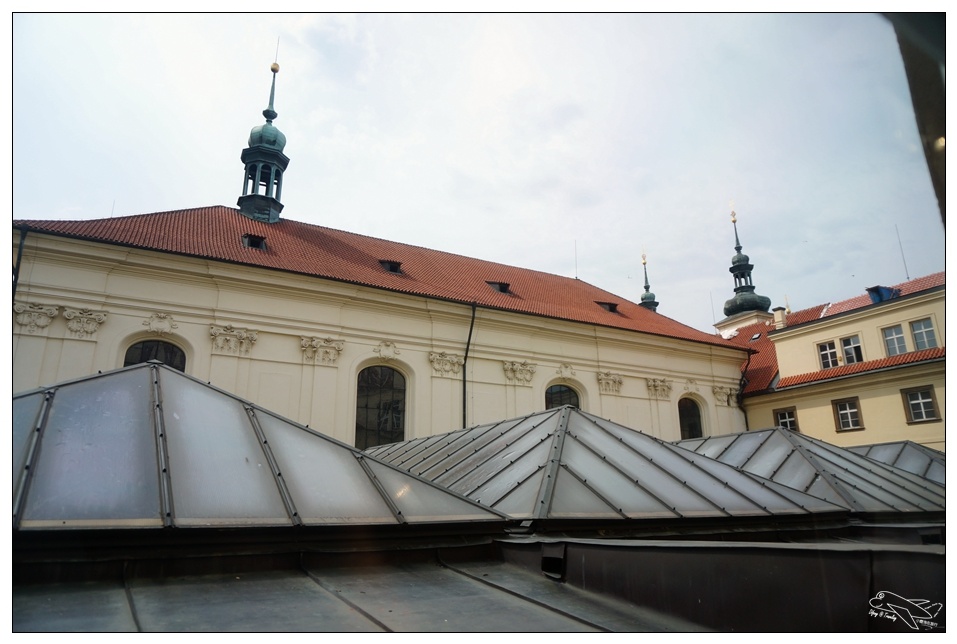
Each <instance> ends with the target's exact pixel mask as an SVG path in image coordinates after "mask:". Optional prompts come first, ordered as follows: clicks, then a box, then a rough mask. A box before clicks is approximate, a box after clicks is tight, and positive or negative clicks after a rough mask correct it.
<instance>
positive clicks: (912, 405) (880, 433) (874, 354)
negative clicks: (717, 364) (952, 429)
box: [722, 272, 946, 451]
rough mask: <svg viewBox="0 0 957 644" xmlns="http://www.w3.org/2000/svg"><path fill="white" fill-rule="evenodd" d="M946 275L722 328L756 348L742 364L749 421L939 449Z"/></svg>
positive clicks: (853, 440) (839, 439)
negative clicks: (910, 443)
mask: <svg viewBox="0 0 957 644" xmlns="http://www.w3.org/2000/svg"><path fill="white" fill-rule="evenodd" d="M945 288H946V287H945V274H944V273H943V272H941V273H935V274H933V275H928V276H926V277H921V278H917V279H913V280H909V281H907V282H904V283H902V284H898V285H895V286H892V287H884V286H875V287H871V288H868V289H867V292H866V293H865V294H862V295H859V296H857V297H853V298H850V299H847V300H843V301H841V302H834V303H827V304H821V305H818V306H814V307H811V308H808V309H804V310H802V311H796V312H793V313H792V312H787V311H785V310H784V309H775V310H774V312H773V314H766V315H765V317H764V318H763V319H757V320H753V321H751V322H750V323H749V324H746V325H743V326H737V327H736V328H735V329H734V330H733V331H731V330H730V329H728V328H727V327H724V328H723V329H722V332H723V333H724V335H725V337H730V336H731V335H732V334H734V335H733V337H731V339H732V341H734V342H736V343H738V344H739V345H740V346H742V347H749V348H752V349H755V350H757V351H758V353H757V354H756V355H754V356H752V359H751V360H750V362H749V363H748V364H746V367H745V369H744V375H745V377H746V378H747V381H748V382H747V385H746V387H745V388H744V396H745V397H744V401H745V409H746V410H747V415H748V425H749V427H751V428H753V429H757V428H764V427H773V426H779V427H785V428H788V429H792V430H796V431H800V432H801V433H804V434H808V435H810V436H813V437H815V438H820V439H822V440H825V441H827V442H829V443H832V444H834V445H840V446H845V447H848V446H857V445H869V444H875V443H886V442H892V441H900V440H909V441H913V442H916V443H920V444H922V445H925V446H927V447H931V448H933V449H936V450H940V451H943V450H944V419H945V409H944V406H945V395H944V394H945V350H944V347H945V344H946V342H945V336H944V300H945Z"/></svg>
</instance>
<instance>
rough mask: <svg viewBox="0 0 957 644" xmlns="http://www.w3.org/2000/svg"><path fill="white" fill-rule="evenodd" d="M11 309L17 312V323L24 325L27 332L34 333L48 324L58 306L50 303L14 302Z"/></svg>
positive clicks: (51, 320)
mask: <svg viewBox="0 0 957 644" xmlns="http://www.w3.org/2000/svg"><path fill="white" fill-rule="evenodd" d="M13 310H14V312H15V313H16V314H17V318H16V319H17V324H19V325H20V326H23V327H26V330H27V333H36V332H37V331H39V330H41V329H45V328H47V327H48V326H50V323H51V322H53V318H55V317H56V315H57V313H58V312H59V311H60V308H59V307H56V306H52V305H50V304H33V303H32V302H15V303H14V304H13Z"/></svg>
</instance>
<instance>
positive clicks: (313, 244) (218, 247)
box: [13, 206, 736, 348]
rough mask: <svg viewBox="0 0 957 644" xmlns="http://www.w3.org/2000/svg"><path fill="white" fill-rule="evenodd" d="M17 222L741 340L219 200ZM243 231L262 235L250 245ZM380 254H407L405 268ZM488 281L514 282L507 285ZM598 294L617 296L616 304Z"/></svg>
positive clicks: (525, 273)
mask: <svg viewBox="0 0 957 644" xmlns="http://www.w3.org/2000/svg"><path fill="white" fill-rule="evenodd" d="M13 225H14V227H15V228H20V229H25V230H30V231H37V232H43V233H49V234H53V235H61V236H66V237H73V238H79V239H86V240H93V241H99V242H103V243H107V244H116V245H121V246H132V247H136V248H143V249H147V250H152V251H159V252H167V253H176V254H180V255H188V256H192V257H202V258H207V259H213V260H219V261H224V262H233V263H237V264H244V265H247V266H259V267H262V268H267V269H275V270H280V271H288V272H291V273H299V274H303V275H310V276H314V277H319V278H324V279H330V280H336V281H341V282H348V283H352V284H361V285H363V286H370V287H373V288H381V289H385V290H389V291H396V292H400V293H407V294H410V295H419V296H422V297H428V298H438V299H443V300H450V301H454V302H461V303H464V304H470V303H472V302H475V303H477V304H478V305H479V306H482V307H486V308H493V309H501V310H505V311H513V312H516V313H527V314H531V315H540V316H544V317H549V318H557V319H561V320H569V321H573V322H582V323H586V324H595V325H599V326H606V327H613V328H619V329H625V330H629V331H638V332H642V333H649V334H652V335H660V336H666V337H671V338H678V339H682V340H691V341H694V342H702V343H706V344H711V345H718V346H724V347H729V348H736V347H735V346H734V345H733V344H732V343H730V342H727V341H726V340H724V339H722V338H721V337H720V336H718V335H714V334H710V333H705V332H704V331H699V330H697V329H693V328H691V327H688V326H685V325H683V324H681V323H679V322H676V321H675V320H672V319H670V318H667V317H665V316H663V315H661V314H659V313H653V312H651V311H649V310H647V309H645V308H643V307H641V306H638V305H637V304H635V303H634V302H629V301H628V300H625V299H623V298H621V297H618V296H617V295H613V294H612V293H609V292H607V291H603V290H602V289H599V288H597V287H595V286H592V285H591V284H588V283H586V282H582V281H581V280H578V279H572V278H568V277H560V276H558V275H552V274H549V273H542V272H539V271H533V270H529V269H525V268H517V267H515V266H507V265H504V264H496V263H493V262H487V261H483V260H480V259H474V258H471V257H464V256H461V255H453V254H451V253H444V252H441V251H436V250H430V249H427V248H421V247H418V246H410V245H407V244H400V243H397V242H392V241H387V240H384V239H376V238H373V237H366V236H364V235H357V234H355V233H348V232H343V231H341V230H334V229H331V228H325V227H323V226H316V225H312V224H305V223H301V222H297V221H291V220H288V219H283V220H280V221H279V222H277V223H274V224H267V223H263V222H259V221H254V220H252V219H249V218H247V217H245V216H243V215H241V214H240V213H239V211H238V210H237V209H235V208H229V207H226V206H211V207H207V208H193V209H189V210H177V211H171V212H160V213H153V214H146V215H134V216H130V217H116V218H110V219H94V220H87V221H39V220H18V221H14V222H13ZM244 234H250V235H256V236H259V237H264V238H265V240H266V243H265V246H266V247H265V249H264V250H258V249H254V248H247V247H245V246H244V245H243V243H242V236H243V235H244ZM382 260H388V261H396V262H401V274H395V273H390V272H389V271H387V270H386V269H385V268H383V266H382V264H381V263H380V262H381V261H382ZM488 282H505V283H507V284H509V285H510V286H509V291H510V292H509V293H500V292H498V291H496V290H494V289H493V288H492V287H491V286H489V284H488ZM596 302H612V303H617V304H618V307H617V312H610V311H607V310H605V309H604V308H602V307H601V306H599V305H598V304H597V303H596Z"/></svg>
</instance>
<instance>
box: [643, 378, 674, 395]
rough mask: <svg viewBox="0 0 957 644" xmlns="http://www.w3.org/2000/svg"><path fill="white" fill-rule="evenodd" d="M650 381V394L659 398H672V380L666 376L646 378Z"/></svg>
mask: <svg viewBox="0 0 957 644" xmlns="http://www.w3.org/2000/svg"><path fill="white" fill-rule="evenodd" d="M645 380H646V381H647V383H648V395H649V396H650V397H652V398H657V399H659V400H670V399H671V381H670V380H668V379H666V378H645Z"/></svg>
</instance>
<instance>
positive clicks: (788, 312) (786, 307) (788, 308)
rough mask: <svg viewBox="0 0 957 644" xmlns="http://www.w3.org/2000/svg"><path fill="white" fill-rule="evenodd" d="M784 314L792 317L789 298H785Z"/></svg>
mask: <svg viewBox="0 0 957 644" xmlns="http://www.w3.org/2000/svg"><path fill="white" fill-rule="evenodd" d="M784 312H785V313H787V314H788V315H791V305H790V304H788V296H787V295H785V296H784Z"/></svg>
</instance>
